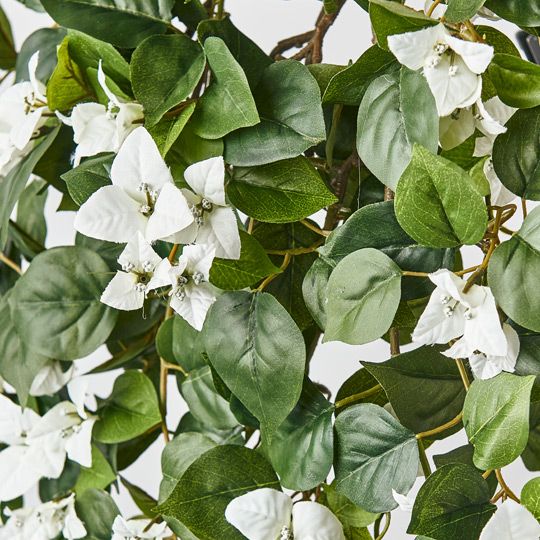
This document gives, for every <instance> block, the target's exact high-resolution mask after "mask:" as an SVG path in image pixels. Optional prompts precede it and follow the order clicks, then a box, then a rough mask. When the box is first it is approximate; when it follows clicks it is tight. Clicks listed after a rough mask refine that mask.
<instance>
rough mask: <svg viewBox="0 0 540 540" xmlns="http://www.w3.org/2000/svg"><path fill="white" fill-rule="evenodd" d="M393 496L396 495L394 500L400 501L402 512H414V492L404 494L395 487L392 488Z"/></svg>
mask: <svg viewBox="0 0 540 540" xmlns="http://www.w3.org/2000/svg"><path fill="white" fill-rule="evenodd" d="M392 497H394V501H396V502H397V503H398V506H399V509H400V510H401V511H402V512H412V510H413V507H414V501H415V496H414V495H413V494H412V492H410V491H409V493H407V494H406V495H402V494H401V493H398V492H397V491H396V490H395V489H392Z"/></svg>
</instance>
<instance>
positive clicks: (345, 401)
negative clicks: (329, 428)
mask: <svg viewBox="0 0 540 540" xmlns="http://www.w3.org/2000/svg"><path fill="white" fill-rule="evenodd" d="M381 389H382V386H381V385H380V384H376V385H375V386H374V387H373V388H369V389H368V390H364V391H363V392H358V393H357V394H352V396H348V397H346V398H343V399H340V400H338V401H336V402H335V403H334V406H335V408H336V409H342V408H343V407H346V406H347V405H351V404H352V403H355V402H356V401H360V400H362V399H365V398H368V397H370V396H373V395H374V394H376V393H377V392H379V390H381Z"/></svg>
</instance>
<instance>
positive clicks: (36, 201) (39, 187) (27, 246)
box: [14, 180, 48, 259]
mask: <svg viewBox="0 0 540 540" xmlns="http://www.w3.org/2000/svg"><path fill="white" fill-rule="evenodd" d="M46 185H47V184H46V183H45V182H43V181H42V180H34V181H33V182H32V183H31V184H29V185H28V186H27V187H26V188H25V190H24V191H23V192H22V194H21V196H20V198H19V202H18V203H17V219H16V223H17V226H18V230H20V231H23V232H24V233H25V234H24V235H22V234H20V235H18V236H17V237H14V240H15V243H16V244H17V245H18V246H19V249H20V250H21V251H22V252H23V253H24V254H25V256H26V257H27V258H29V259H32V257H34V256H35V255H37V254H38V253H39V251H40V250H36V242H37V243H38V244H41V246H43V245H44V244H45V238H46V237H47V222H46V221H45V215H44V211H45V203H46V201H47V195H48V191H47V189H46ZM28 237H30V238H32V240H34V241H35V242H34V241H32V242H30V241H26V238H28Z"/></svg>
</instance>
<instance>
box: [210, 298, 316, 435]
mask: <svg viewBox="0 0 540 540" xmlns="http://www.w3.org/2000/svg"><path fill="white" fill-rule="evenodd" d="M203 335H204V342H205V345H206V352H207V354H208V358H209V360H210V363H211V364H212V366H213V367H214V369H215V370H216V371H217V373H218V375H219V376H220V377H221V378H222V379H223V381H224V382H225V384H226V385H227V386H228V387H229V388H230V390H231V392H232V393H233V394H234V395H235V396H236V397H238V398H239V399H240V401H241V402H242V403H243V404H244V405H245V406H246V407H247V409H248V410H249V411H250V412H251V413H252V414H253V415H254V416H255V417H256V418H257V419H258V420H259V421H260V422H261V424H262V427H263V430H264V433H265V435H266V436H267V437H268V438H270V436H271V434H272V433H273V432H274V431H275V430H276V429H277V428H278V426H279V425H280V424H281V423H282V422H283V420H285V418H286V417H287V416H288V415H289V413H290V412H291V411H292V409H293V408H294V406H295V405H296V403H297V401H298V399H299V397H300V393H301V390H302V381H303V376H304V367H305V361H306V352H305V347H304V340H303V339H302V334H301V333H300V331H299V329H298V328H297V326H296V325H295V324H294V321H293V320H292V319H291V317H290V315H289V314H288V313H287V312H286V311H285V309H284V308H283V307H282V306H281V305H280V304H279V302H278V301H277V300H276V299H275V298H274V297H273V296H271V295H269V294H266V293H263V294H250V293H247V292H243V291H242V292H234V293H227V294H224V295H222V296H221V297H220V298H218V300H217V301H216V303H215V304H214V305H213V306H212V307H211V308H210V311H209V313H208V316H207V319H206V322H205V326H204V331H203ZM278 373H279V378H278V377H277V374H278Z"/></svg>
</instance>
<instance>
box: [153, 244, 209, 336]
mask: <svg viewBox="0 0 540 540" xmlns="http://www.w3.org/2000/svg"><path fill="white" fill-rule="evenodd" d="M214 256H215V250H214V248H213V247H211V246H207V245H205V244H198V245H191V246H185V247H184V249H183V251H182V255H180V257H179V258H178V264H176V265H174V266H173V265H171V263H170V262H169V261H168V260H167V259H163V261H162V262H161V264H160V265H159V267H158V268H157V269H156V273H155V279H154V283H152V284H151V287H152V288H153V287H154V284H156V285H155V286H156V287H160V286H163V284H167V285H171V286H172V289H171V291H170V292H169V295H170V297H171V300H170V306H171V308H172V309H174V311H176V313H178V315H180V316H181V317H182V318H184V319H185V320H186V321H187V322H188V323H189V324H190V325H191V326H193V327H194V328H196V329H197V330H201V329H202V327H203V324H204V320H205V319H206V314H207V313H208V310H209V309H210V306H211V305H212V304H213V303H214V301H215V299H216V292H215V287H214V286H213V285H211V284H210V283H209V282H208V280H209V278H210V268H211V267H212V262H213V260H214Z"/></svg>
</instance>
